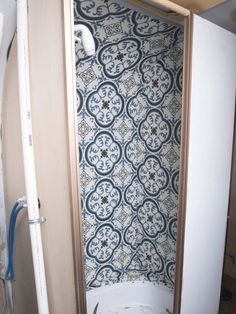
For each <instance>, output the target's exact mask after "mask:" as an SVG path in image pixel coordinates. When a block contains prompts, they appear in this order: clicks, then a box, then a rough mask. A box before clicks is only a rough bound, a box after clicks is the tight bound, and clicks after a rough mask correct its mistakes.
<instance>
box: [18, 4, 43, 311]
mask: <svg viewBox="0 0 236 314" xmlns="http://www.w3.org/2000/svg"><path fill="white" fill-rule="evenodd" d="M17 49H18V77H19V100H20V114H21V134H22V147H23V160H24V172H25V185H26V196H27V205H28V218H29V220H31V221H37V220H39V209H38V195H37V186H36V174H35V162H34V150H33V138H32V121H31V106H30V82H29V51H28V16H27V0H17ZM30 238H31V247H32V255H33V264H34V276H35V284H36V294H37V302H38V313H39V314H48V313H49V309H48V296H47V287H46V276H45V268H44V258H43V249H42V238H41V225H40V223H32V224H30Z"/></svg>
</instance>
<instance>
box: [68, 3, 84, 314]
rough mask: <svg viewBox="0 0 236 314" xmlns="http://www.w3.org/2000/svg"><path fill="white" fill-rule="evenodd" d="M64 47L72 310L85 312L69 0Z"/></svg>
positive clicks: (72, 37)
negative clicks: (72, 270)
mask: <svg viewBox="0 0 236 314" xmlns="http://www.w3.org/2000/svg"><path fill="white" fill-rule="evenodd" d="M63 17H64V47H65V50H64V52H65V56H64V57H65V72H66V79H65V85H66V86H65V89H66V102H67V123H68V128H67V129H68V141H69V159H70V160H69V164H70V198H71V206H70V207H71V225H72V241H73V261H74V280H75V294H76V313H77V314H85V313H87V308H86V294H85V291H86V289H85V276H84V263H83V256H84V253H83V242H82V241H83V232H82V221H81V217H82V216H81V201H80V186H79V182H80V180H79V177H80V174H79V173H80V171H79V156H78V147H77V143H78V137H77V105H76V74H75V52H74V51H75V47H74V12H73V0H63Z"/></svg>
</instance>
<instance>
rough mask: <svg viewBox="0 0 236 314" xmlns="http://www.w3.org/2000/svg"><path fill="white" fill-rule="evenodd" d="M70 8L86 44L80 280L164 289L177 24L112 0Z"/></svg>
mask: <svg viewBox="0 0 236 314" xmlns="http://www.w3.org/2000/svg"><path fill="white" fill-rule="evenodd" d="M74 12H75V24H78V23H82V24H84V25H86V26H87V27H88V28H89V30H90V31H91V33H92V34H93V37H94V39H95V46H96V54H95V55H94V56H86V55H85V53H84V50H83V48H82V46H81V44H79V43H77V44H76V50H75V56H76V71H77V73H76V74H77V75H76V76H77V114H78V135H79V143H78V149H79V156H80V185H81V199H82V204H83V207H82V215H83V217H82V218H83V231H84V252H85V255H84V263H85V271H86V287H87V289H92V288H97V287H101V286H104V285H110V284H113V283H116V282H122V281H135V280H138V281H140V280H141V281H142V280H143V281H151V282H153V283H157V284H161V285H165V286H167V287H169V288H170V289H172V288H173V282H174V276H175V251H176V249H175V244H176V234H177V204H178V185H179V155H180V129H181V123H180V117H181V88H182V58H183V56H182V55H183V30H182V28H179V27H176V26H173V25H171V24H168V23H163V22H162V21H159V20H158V19H156V18H153V17H150V16H148V15H144V14H141V13H138V12H135V11H133V10H130V9H128V8H127V7H123V6H122V5H121V4H120V3H119V1H113V0H75V1H74ZM145 310H146V312H145V313H149V312H148V309H145V308H143V309H141V308H140V313H143V312H144V311H145ZM121 313H123V312H122V311H121ZM125 313H129V309H128V308H127V309H125ZM135 313H139V312H138V309H137V308H136V309H135ZM150 313H151V309H150Z"/></svg>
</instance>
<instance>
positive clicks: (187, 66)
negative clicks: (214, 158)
mask: <svg viewBox="0 0 236 314" xmlns="http://www.w3.org/2000/svg"><path fill="white" fill-rule="evenodd" d="M192 35H193V14H192V13H191V14H190V15H189V16H188V17H186V18H185V22H184V59H183V91H182V115H181V147H180V183H179V193H178V195H179V203H178V228H177V245H176V271H175V274H176V275H175V289H174V310H173V313H174V314H180V311H181V293H182V281H183V260H184V236H185V217H186V203H187V177H188V155H189V124H190V110H191V104H190V96H191V77H192V73H191V69H192V37H193V36H192Z"/></svg>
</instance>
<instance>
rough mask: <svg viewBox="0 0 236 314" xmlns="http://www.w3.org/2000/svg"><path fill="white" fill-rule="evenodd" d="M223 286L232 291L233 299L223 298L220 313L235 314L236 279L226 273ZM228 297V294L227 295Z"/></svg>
mask: <svg viewBox="0 0 236 314" xmlns="http://www.w3.org/2000/svg"><path fill="white" fill-rule="evenodd" d="M223 288H225V289H227V290H229V291H230V292H231V293H232V299H231V300H226V298H224V297H222V298H221V306H220V311H219V314H235V313H236V279H234V278H232V277H230V276H227V275H224V278H223ZM226 297H227V296H226Z"/></svg>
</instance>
